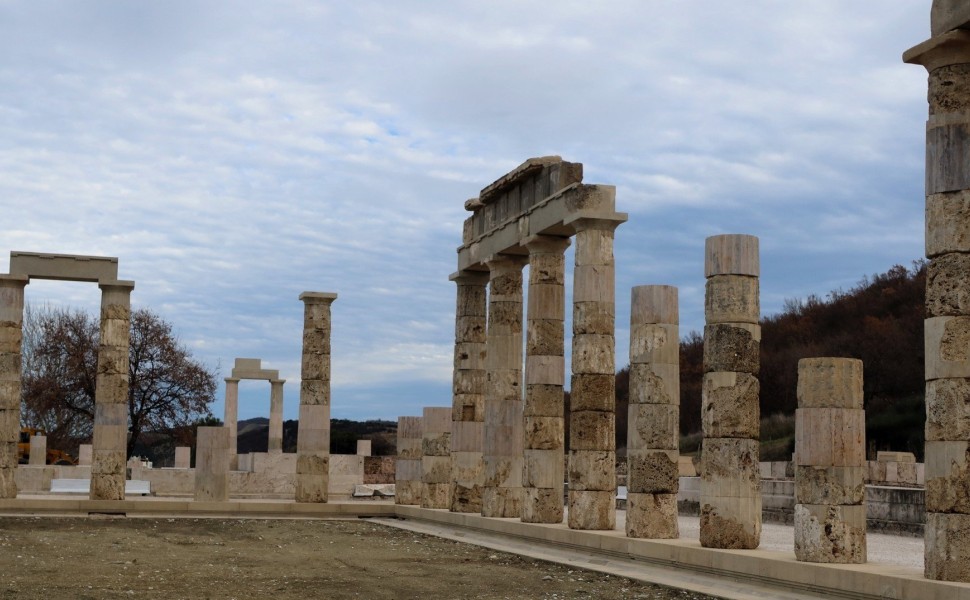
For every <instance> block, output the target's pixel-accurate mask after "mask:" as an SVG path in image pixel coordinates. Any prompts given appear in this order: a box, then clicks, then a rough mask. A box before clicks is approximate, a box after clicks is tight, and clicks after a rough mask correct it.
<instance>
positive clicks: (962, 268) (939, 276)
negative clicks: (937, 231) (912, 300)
mask: <svg viewBox="0 0 970 600" xmlns="http://www.w3.org/2000/svg"><path fill="white" fill-rule="evenodd" d="M967 281H970V254H964V253H960V252H950V253H947V254H943V255H940V256H938V257H936V258H935V259H934V260H932V261H931V262H930V264H929V265H928V266H927V268H926V315H927V316H929V317H942V316H963V315H967V314H970V288H968V287H967V285H966V284H967Z"/></svg>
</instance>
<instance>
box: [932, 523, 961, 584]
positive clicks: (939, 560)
mask: <svg viewBox="0 0 970 600" xmlns="http://www.w3.org/2000/svg"><path fill="white" fill-rule="evenodd" d="M925 531H926V534H925V535H926V555H925V557H926V558H925V562H924V574H925V575H926V578H927V579H936V580H940V581H962V582H970V515H958V514H940V513H934V512H928V513H926V526H925Z"/></svg>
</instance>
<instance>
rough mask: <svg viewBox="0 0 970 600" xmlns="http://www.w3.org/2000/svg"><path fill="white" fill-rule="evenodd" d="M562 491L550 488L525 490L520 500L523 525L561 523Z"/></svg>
mask: <svg viewBox="0 0 970 600" xmlns="http://www.w3.org/2000/svg"><path fill="white" fill-rule="evenodd" d="M562 496H563V491H562V488H561V487H560V488H559V489H551V488H525V489H524V490H523V499H522V522H523V523H562V518H563V512H564V511H563V503H562Z"/></svg>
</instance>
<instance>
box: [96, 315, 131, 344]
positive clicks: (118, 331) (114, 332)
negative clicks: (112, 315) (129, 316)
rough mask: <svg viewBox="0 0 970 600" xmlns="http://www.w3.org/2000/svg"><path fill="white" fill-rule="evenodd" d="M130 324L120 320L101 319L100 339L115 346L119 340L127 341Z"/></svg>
mask: <svg viewBox="0 0 970 600" xmlns="http://www.w3.org/2000/svg"><path fill="white" fill-rule="evenodd" d="M130 326H131V324H130V323H129V322H128V321H125V320H122V319H102V321H101V339H103V340H108V341H109V342H111V343H113V344H116V343H118V342H119V341H121V340H127V339H128V335H129V329H130Z"/></svg>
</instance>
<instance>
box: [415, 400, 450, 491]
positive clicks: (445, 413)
mask: <svg viewBox="0 0 970 600" xmlns="http://www.w3.org/2000/svg"><path fill="white" fill-rule="evenodd" d="M421 423H422V427H423V430H424V431H423V434H422V442H421V484H422V485H421V508H450V507H451V485H452V484H451V409H450V408H447V407H446V408H432V407H425V408H424V416H423V417H422V419H421Z"/></svg>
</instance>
